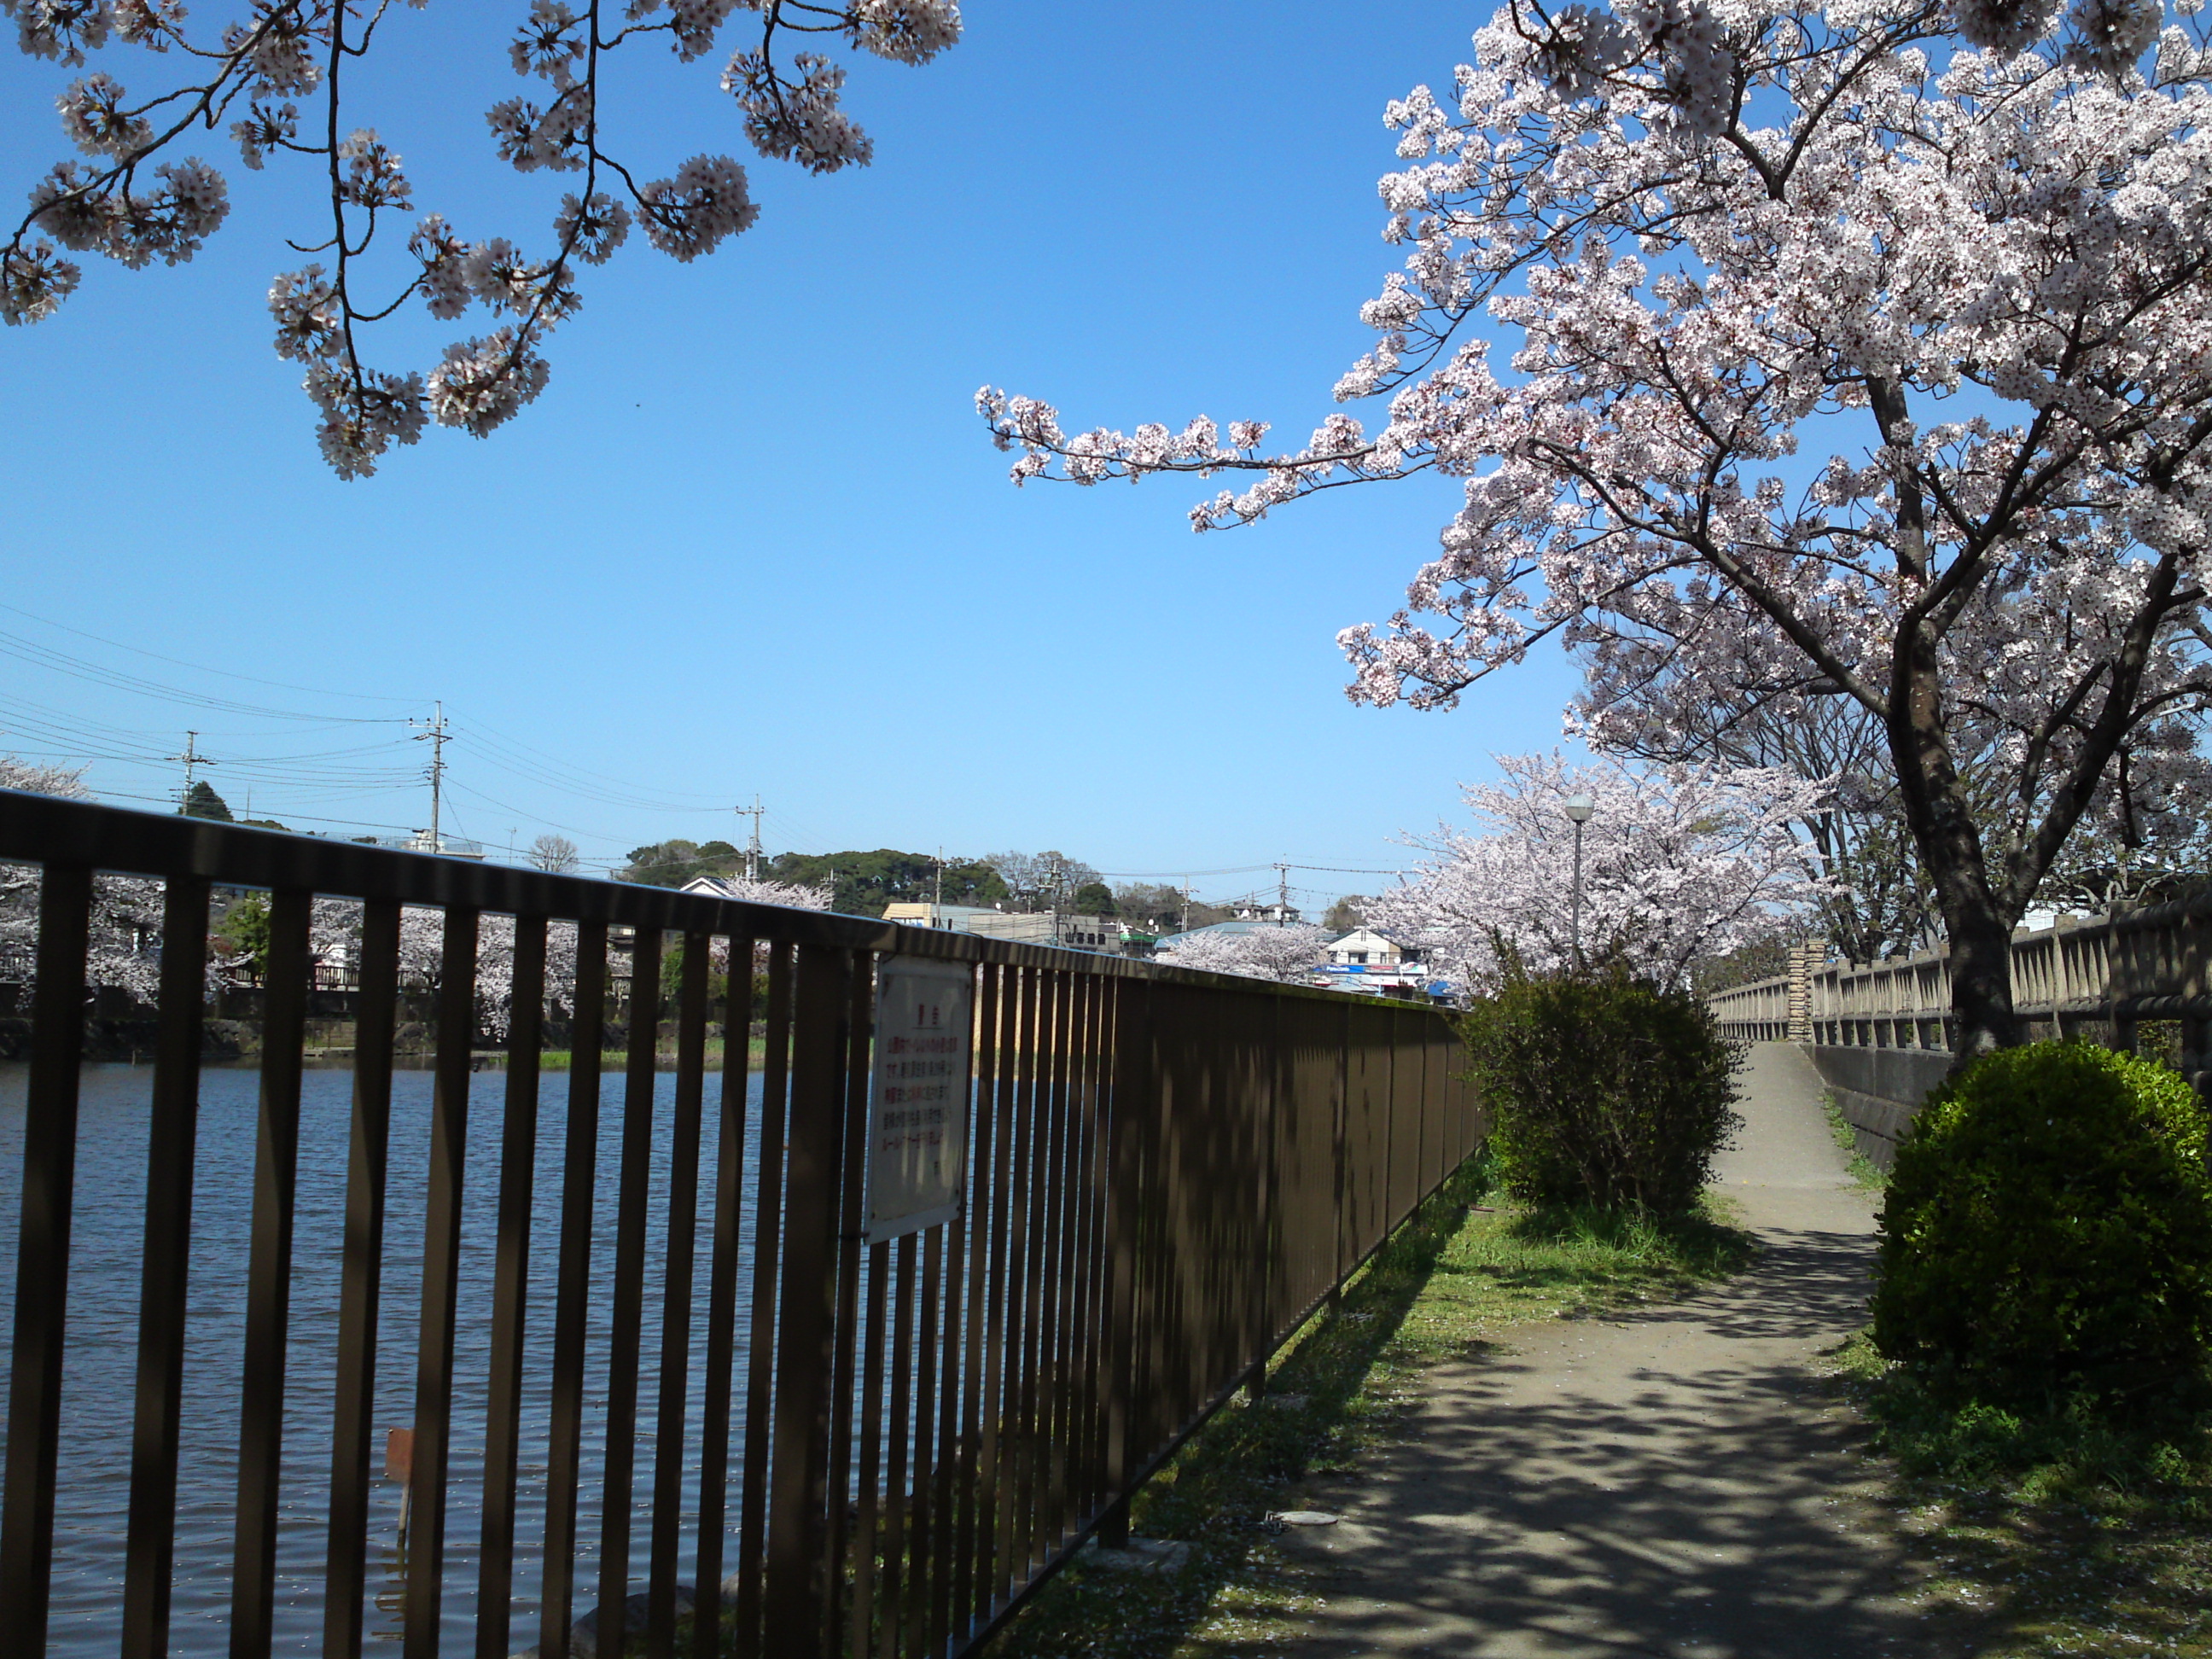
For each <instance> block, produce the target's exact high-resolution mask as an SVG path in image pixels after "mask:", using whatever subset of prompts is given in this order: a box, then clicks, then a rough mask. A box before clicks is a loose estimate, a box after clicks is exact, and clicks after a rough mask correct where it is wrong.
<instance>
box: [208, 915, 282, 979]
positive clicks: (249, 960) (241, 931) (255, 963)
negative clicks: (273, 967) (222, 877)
mask: <svg viewBox="0 0 2212 1659" xmlns="http://www.w3.org/2000/svg"><path fill="white" fill-rule="evenodd" d="M215 950H216V956H217V957H221V958H222V962H223V963H224V965H225V966H227V967H228V968H230V969H233V970H234V971H235V972H238V973H240V974H243V975H246V978H247V980H249V981H252V983H253V984H256V985H258V984H260V983H261V976H262V975H263V974H264V972H266V971H267V969H268V965H269V901H268V900H267V899H265V898H264V897H262V896H261V895H260V894H258V893H246V894H243V895H241V896H240V897H238V898H237V899H235V900H234V901H233V902H231V904H230V905H229V906H228V908H226V909H225V910H224V911H223V913H222V920H221V921H218V922H217V923H216V926H215Z"/></svg>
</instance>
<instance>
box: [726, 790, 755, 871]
mask: <svg viewBox="0 0 2212 1659" xmlns="http://www.w3.org/2000/svg"><path fill="white" fill-rule="evenodd" d="M731 811H734V812H735V813H736V814H737V815H738V817H741V818H750V819H751V820H752V821H753V831H752V834H751V836H749V837H748V838H747V839H746V842H745V879H746V880H747V881H758V880H759V879H760V866H761V842H760V826H761V798H760V796H759V795H758V794H757V793H756V794H755V795H754V796H753V804H752V805H750V806H737V807H732V808H731Z"/></svg>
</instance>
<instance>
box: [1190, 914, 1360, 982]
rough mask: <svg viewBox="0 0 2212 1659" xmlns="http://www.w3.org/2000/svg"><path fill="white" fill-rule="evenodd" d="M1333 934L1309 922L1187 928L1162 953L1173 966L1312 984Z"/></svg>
mask: <svg viewBox="0 0 2212 1659" xmlns="http://www.w3.org/2000/svg"><path fill="white" fill-rule="evenodd" d="M1326 945H1328V933H1327V932H1326V931H1325V930H1324V929H1322V928H1319V927H1309V926H1307V925H1306V924H1305V923H1304V922H1291V923H1290V924H1288V925H1287V926H1285V927H1250V928H1247V929H1245V930H1244V931H1243V932H1241V933H1215V932H1212V931H1210V930H1209V931H1205V932H1200V933H1185V934H1183V935H1182V937H1181V938H1180V939H1176V941H1175V943H1174V944H1173V945H1170V947H1169V948H1168V949H1166V950H1164V951H1161V952H1160V954H1159V958H1158V959H1159V960H1160V961H1161V962H1163V963H1166V964H1167V965H1168V966H1169V967H1171V968H1196V969H1200V970H1202V971H1204V972H1206V973H1209V974H1238V975H1243V976H1244V977H1245V978H1247V979H1266V980H1273V981H1275V982H1276V983H1277V984H1279V985H1310V984H1311V983H1312V982H1313V979H1314V975H1316V973H1317V972H1319V971H1320V969H1321V965H1322V951H1323V949H1324V947H1325V946H1326Z"/></svg>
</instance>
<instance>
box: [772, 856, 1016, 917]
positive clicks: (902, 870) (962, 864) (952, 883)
mask: <svg viewBox="0 0 2212 1659" xmlns="http://www.w3.org/2000/svg"><path fill="white" fill-rule="evenodd" d="M767 868H768V871H769V873H770V874H771V875H773V876H774V877H775V878H776V879H777V880H778V881H785V882H794V883H799V884H804V885H810V886H819V887H826V888H828V889H829V890H831V891H833V892H834V894H835V895H836V896H835V899H834V901H833V902H832V904H831V906H830V908H832V909H835V910H836V911H837V912H838V914H839V915H848V916H880V915H883V913H884V908H886V907H887V906H890V905H893V904H925V903H927V902H931V901H932V900H933V899H935V898H936V897H937V896H938V894H939V891H940V890H941V891H942V892H943V894H944V897H945V903H947V904H976V905H987V904H992V903H995V902H1001V901H1003V900H1005V899H1006V897H1007V892H1006V884H1005V883H1004V882H1002V881H1001V880H1000V879H999V876H998V872H996V871H994V870H993V869H992V868H991V867H990V866H989V865H987V864H986V863H983V862H981V861H980V860H974V859H951V860H946V862H945V865H944V866H943V869H942V872H941V880H940V871H939V864H938V860H937V859H936V857H935V856H934V855H933V854H927V853H902V852H898V851H896V850H895V849H893V848H888V847H879V848H876V849H875V850H874V851H872V852H860V851H848V852H842V853H781V854H777V855H776V856H775V858H773V859H771V860H769V862H768V865H767Z"/></svg>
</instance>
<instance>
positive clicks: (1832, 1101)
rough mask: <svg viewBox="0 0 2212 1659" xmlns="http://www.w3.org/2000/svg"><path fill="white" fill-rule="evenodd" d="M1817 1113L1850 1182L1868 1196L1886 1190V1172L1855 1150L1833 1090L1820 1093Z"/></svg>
mask: <svg viewBox="0 0 2212 1659" xmlns="http://www.w3.org/2000/svg"><path fill="white" fill-rule="evenodd" d="M1820 1109H1821V1110H1822V1111H1823V1112H1825V1113H1826V1115H1827V1118H1828V1133H1830V1134H1831V1135H1832V1136H1833V1137H1834V1138H1835V1142H1836V1150H1837V1151H1838V1152H1841V1153H1842V1154H1843V1155H1844V1168H1845V1169H1846V1170H1849V1171H1850V1176H1851V1179H1852V1180H1854V1181H1856V1182H1858V1183H1859V1185H1860V1186H1861V1187H1863V1188H1865V1189H1866V1190H1867V1191H1868V1192H1870V1193H1878V1192H1881V1190H1882V1189H1883V1188H1887V1186H1888V1185H1889V1171H1888V1170H1885V1169H1883V1168H1882V1167H1881V1165H1880V1164H1876V1163H1875V1162H1874V1160H1873V1159H1871V1158H1869V1157H1868V1156H1867V1155H1866V1154H1865V1153H1864V1152H1861V1151H1860V1150H1859V1138H1858V1136H1857V1135H1856V1134H1854V1133H1852V1132H1851V1126H1850V1122H1849V1121H1847V1120H1846V1119H1845V1118H1844V1109H1843V1106H1842V1104H1841V1103H1839V1102H1838V1100H1837V1099H1836V1096H1835V1091H1833V1090H1829V1089H1823V1090H1822V1091H1820Z"/></svg>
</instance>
